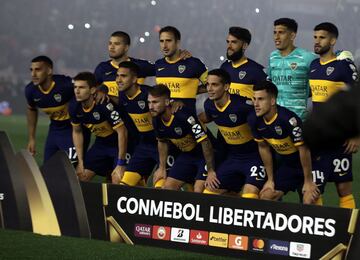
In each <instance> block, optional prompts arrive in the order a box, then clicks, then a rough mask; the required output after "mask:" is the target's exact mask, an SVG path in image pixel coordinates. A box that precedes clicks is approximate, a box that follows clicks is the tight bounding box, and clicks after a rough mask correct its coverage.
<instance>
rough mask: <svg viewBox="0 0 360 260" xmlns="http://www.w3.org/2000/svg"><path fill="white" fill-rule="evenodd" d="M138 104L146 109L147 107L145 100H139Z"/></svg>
mask: <svg viewBox="0 0 360 260" xmlns="http://www.w3.org/2000/svg"><path fill="white" fill-rule="evenodd" d="M138 105H139V107H140V108H141V109H144V108H145V101H144V100H140V101H138Z"/></svg>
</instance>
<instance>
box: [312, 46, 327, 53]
mask: <svg viewBox="0 0 360 260" xmlns="http://www.w3.org/2000/svg"><path fill="white" fill-rule="evenodd" d="M329 50H330V46H324V47H321V48H319V49H318V50H316V48H314V52H315V53H316V54H318V55H322V54H324V53H327V52H328V51H329Z"/></svg>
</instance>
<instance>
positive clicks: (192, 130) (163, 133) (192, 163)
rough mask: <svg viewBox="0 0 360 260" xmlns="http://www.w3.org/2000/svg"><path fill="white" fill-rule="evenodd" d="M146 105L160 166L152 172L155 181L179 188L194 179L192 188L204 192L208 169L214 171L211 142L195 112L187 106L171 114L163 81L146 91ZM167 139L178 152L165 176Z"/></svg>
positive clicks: (170, 187) (213, 172) (213, 181)
mask: <svg viewBox="0 0 360 260" xmlns="http://www.w3.org/2000/svg"><path fill="white" fill-rule="evenodd" d="M148 104H149V109H150V113H151V115H152V116H153V126H154V129H155V133H156V136H157V138H158V151H159V168H158V169H157V170H156V171H155V173H154V183H156V182H157V181H158V180H160V179H165V184H164V186H163V187H164V188H165V189H172V190H179V189H180V188H181V186H182V185H183V184H184V183H194V182H195V185H194V191H195V192H203V189H204V185H205V179H206V176H207V172H208V173H210V174H211V175H215V176H216V174H215V171H214V155H213V149H212V145H211V143H210V140H209V138H208V136H207V135H206V132H205V130H204V128H203V127H202V126H201V124H200V122H199V120H198V119H197V117H196V115H194V114H193V113H191V112H189V110H188V109H187V108H186V107H183V108H182V109H181V110H179V111H177V112H175V113H174V114H172V113H171V104H170V90H169V89H168V88H167V87H166V86H165V85H162V84H159V85H156V86H155V87H154V88H152V89H150V90H149V96H148ZM169 141H170V142H172V143H173V144H174V145H175V146H176V147H177V148H178V149H179V150H180V154H178V156H177V158H176V160H175V162H174V165H173V166H172V168H171V169H170V171H169V173H168V175H167V174H166V158H167V155H168V143H167V142H169ZM205 162H206V166H207V172H206V168H205ZM214 183H218V180H217V179H214V180H212V184H211V185H214Z"/></svg>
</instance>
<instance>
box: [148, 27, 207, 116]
mask: <svg viewBox="0 0 360 260" xmlns="http://www.w3.org/2000/svg"><path fill="white" fill-rule="evenodd" d="M180 39H181V34H180V32H179V30H178V29H176V28H175V27H172V26H166V27H163V28H162V29H161V30H160V32H159V40H160V50H161V52H162V53H163V55H164V58H162V59H159V60H157V61H156V62H155V68H156V83H157V84H165V85H166V86H167V87H168V88H169V89H170V92H171V99H174V100H180V101H182V102H183V103H184V104H185V105H186V106H187V107H188V108H189V109H191V110H192V111H193V112H194V113H196V112H195V111H196V94H198V93H200V92H202V93H203V92H205V89H204V91H199V85H201V84H203V85H205V83H206V82H205V81H206V76H207V68H206V67H205V65H204V63H202V62H201V61H200V60H199V59H198V58H194V57H190V58H187V59H182V58H181V55H180V54H181V51H180Z"/></svg>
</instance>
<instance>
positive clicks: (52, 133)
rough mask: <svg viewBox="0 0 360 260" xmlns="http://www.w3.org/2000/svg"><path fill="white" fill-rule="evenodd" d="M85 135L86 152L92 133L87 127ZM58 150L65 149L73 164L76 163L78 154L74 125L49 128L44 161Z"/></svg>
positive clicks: (84, 131)
mask: <svg viewBox="0 0 360 260" xmlns="http://www.w3.org/2000/svg"><path fill="white" fill-rule="evenodd" d="M83 137H84V152H86V150H87V148H88V146H89V143H90V137H91V133H90V131H89V130H88V129H87V128H85V129H83ZM57 151H64V152H65V153H66V154H67V155H68V158H69V160H70V161H71V163H72V164H74V165H75V164H76V163H77V161H78V159H77V154H76V151H75V146H74V144H73V140H72V127H71V125H69V127H61V128H55V127H51V128H49V132H48V136H47V138H46V142H45V151H44V162H46V161H47V160H49V159H50V158H51V157H52V156H53V155H54V154H55V153H56V152H57Z"/></svg>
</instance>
